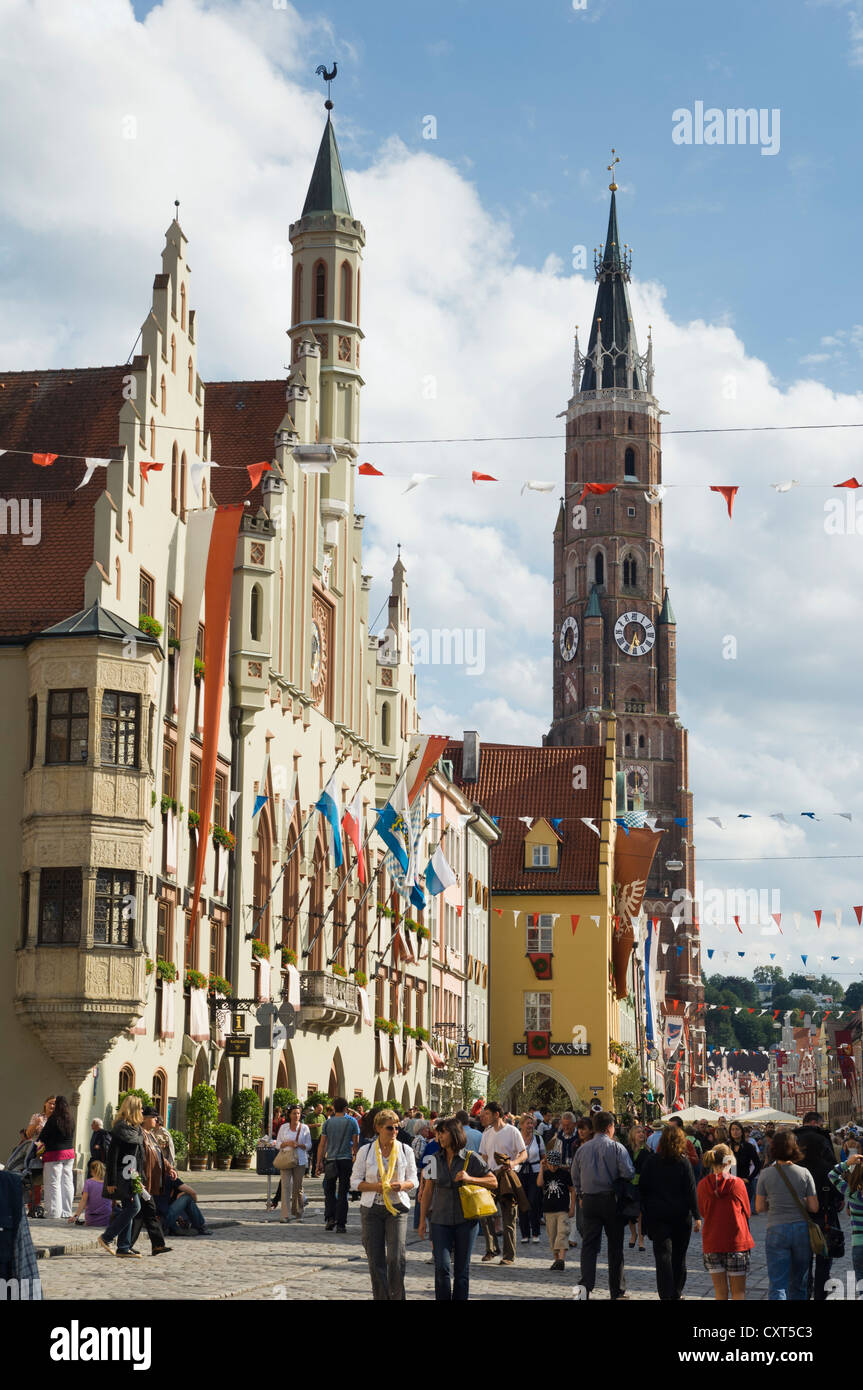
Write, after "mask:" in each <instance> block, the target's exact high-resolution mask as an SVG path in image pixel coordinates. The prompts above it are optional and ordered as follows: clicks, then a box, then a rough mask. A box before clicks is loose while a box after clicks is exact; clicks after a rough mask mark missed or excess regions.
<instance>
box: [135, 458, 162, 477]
mask: <svg viewBox="0 0 863 1390" xmlns="http://www.w3.org/2000/svg"><path fill="white" fill-rule="evenodd" d="M139 467H140V469H141V477H142V478H143V479H144V482H146V481H147V474H148V473H149V472H150V469H152V470H153V472H154V473H161V471H162V469H163V468H164V467H165V465H164V463H153V461H152V460H151V459H141V461H140V464H139Z"/></svg>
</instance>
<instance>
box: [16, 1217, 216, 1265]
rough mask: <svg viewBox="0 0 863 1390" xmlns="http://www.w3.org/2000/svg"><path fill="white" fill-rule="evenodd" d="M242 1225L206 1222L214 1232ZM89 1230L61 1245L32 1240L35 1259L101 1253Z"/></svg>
mask: <svg viewBox="0 0 863 1390" xmlns="http://www.w3.org/2000/svg"><path fill="white" fill-rule="evenodd" d="M242 1224H243V1223H242V1222H241V1221H233V1220H230V1219H229V1218H228V1217H222V1216H217V1217H215V1218H214V1219H213V1220H212V1221H208V1222H207V1225H208V1226H209V1227H210V1228H211V1229H212V1230H214V1231H222V1230H224V1229H225V1228H226V1227H228V1226H240V1225H242ZM90 1230H91V1231H92V1232H93V1236H92V1239H84V1238H83V1237H82V1236H79V1238H78V1240H77V1241H76V1240H74V1238H72V1239H69V1240H66V1241H63V1242H62V1243H61V1242H58V1243H57V1244H56V1245H55V1244H50V1245H49V1244H47V1243H45V1244H40V1243H39V1242H38V1241H37V1240H36V1239H35V1238H34V1239H33V1249H34V1250H35V1252H36V1259H37V1260H53V1259H56V1258H57V1256H59V1255H88V1254H99V1253H101V1252H100V1251H99V1249H98V1246H97V1245H96V1241H97V1239H98V1236H99V1231H98V1229H97V1228H96V1227H95V1226H91V1227H90ZM30 1234H31V1236H32V1235H33V1227H32V1225H31V1227H30ZM70 1234H71V1233H70Z"/></svg>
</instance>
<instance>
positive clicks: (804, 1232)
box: [766, 1221, 812, 1303]
mask: <svg viewBox="0 0 863 1390" xmlns="http://www.w3.org/2000/svg"><path fill="white" fill-rule="evenodd" d="M766 1254H767V1278H768V1281H769V1284H770V1291H769V1293H768V1295H767V1296H768V1298H769V1299H771V1300H772V1301H773V1302H783V1303H784V1302H786V1301H787V1302H789V1303H805V1302H806V1294H807V1289H806V1285H807V1280H808V1278H809V1261H810V1259H811V1257H812V1251H811V1248H810V1245H809V1226H808V1223H807V1222H806V1221H785V1222H783V1223H782V1225H781V1226H770V1227H768V1229H767V1242H766Z"/></svg>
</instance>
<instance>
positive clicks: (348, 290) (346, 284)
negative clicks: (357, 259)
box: [340, 261, 353, 323]
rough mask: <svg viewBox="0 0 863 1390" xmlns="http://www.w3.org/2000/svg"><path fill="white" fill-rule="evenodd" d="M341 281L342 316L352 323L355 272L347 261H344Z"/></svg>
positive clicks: (346, 321)
mask: <svg viewBox="0 0 863 1390" xmlns="http://www.w3.org/2000/svg"><path fill="white" fill-rule="evenodd" d="M340 281H341V283H340V296H341V316H342V318H343V319H344V321H345V323H350V321H351V313H352V311H353V305H352V303H351V300H352V298H353V295H352V290H353V273H352V271H351V267H350V265H349V264H348V262H347V261H342V268H341V274H340Z"/></svg>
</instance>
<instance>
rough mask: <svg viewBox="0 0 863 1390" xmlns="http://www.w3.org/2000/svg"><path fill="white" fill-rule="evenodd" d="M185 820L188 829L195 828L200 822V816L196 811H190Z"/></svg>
mask: <svg viewBox="0 0 863 1390" xmlns="http://www.w3.org/2000/svg"><path fill="white" fill-rule="evenodd" d="M186 821H187V823H188V826H189V829H190V830H197V828H198V826H199V825H200V824H201V817H200V815H199V814H198V812H197V811H190V812H189V814H188V816H187V817H186Z"/></svg>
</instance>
